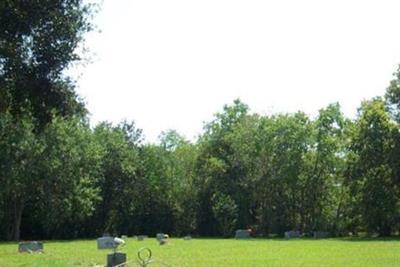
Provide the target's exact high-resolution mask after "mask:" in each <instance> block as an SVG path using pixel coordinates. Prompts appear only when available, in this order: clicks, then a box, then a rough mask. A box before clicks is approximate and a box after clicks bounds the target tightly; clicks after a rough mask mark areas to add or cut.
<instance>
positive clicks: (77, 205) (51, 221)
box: [0, 0, 400, 240]
mask: <svg viewBox="0 0 400 267" xmlns="http://www.w3.org/2000/svg"><path fill="white" fill-rule="evenodd" d="M92 10H93V7H91V6H90V5H87V4H84V3H83V2H82V1H78V0H52V1H11V0H7V1H3V2H1V3H0V222H1V223H0V239H1V240H18V239H21V238H22V239H52V238H82V237H96V236H99V235H101V234H103V233H105V232H107V233H110V234H126V235H134V234H147V235H154V234H155V233H157V232H167V233H171V234H173V235H179V236H182V235H187V234H191V235H202V236H231V235H232V234H233V231H234V230H235V229H237V228H245V229H248V228H251V229H252V230H253V232H254V234H256V235H260V236H267V235H270V234H278V235H282V234H283V232H285V231H288V230H300V231H303V232H305V233H308V232H311V231H313V230H320V231H329V232H331V233H332V234H335V235H347V234H348V233H349V232H351V233H353V234H356V233H358V232H367V233H370V234H379V235H382V236H387V235H395V234H399V231H400V153H399V152H400V150H399V149H400V131H399V126H400V124H399V123H400V115H399V114H400V71H397V72H396V73H395V76H394V79H393V80H392V81H391V82H390V85H389V87H388V88H387V90H386V94H385V95H384V96H382V97H376V98H373V99H370V100H366V101H364V102H362V103H361V105H360V107H359V109H358V115H357V117H356V118H355V119H349V118H346V117H345V116H344V115H343V113H342V112H341V110H340V105H339V104H338V103H333V104H330V105H328V106H327V107H325V108H323V109H321V110H320V111H319V113H318V115H317V116H316V117H310V116H308V115H307V114H305V113H303V112H296V113H290V114H274V115H260V114H255V113H252V112H250V110H249V107H248V106H247V105H246V104H245V103H243V102H241V101H240V100H235V101H234V102H233V103H231V104H229V105H226V106H224V107H223V109H222V111H220V112H218V113H216V114H215V116H214V118H213V120H211V121H209V122H207V123H206V124H205V125H204V130H203V132H202V133H201V134H200V135H199V137H198V139H197V140H195V141H189V140H186V139H185V138H184V137H183V136H181V135H180V134H179V133H178V132H176V131H175V130H167V131H165V132H163V133H161V135H160V138H159V142H156V143H146V142H145V140H144V136H143V133H142V131H141V129H140V128H139V127H137V125H136V124H135V123H134V122H128V121H123V122H121V123H119V124H117V125H115V124H111V123H108V122H100V123H98V124H97V125H95V126H93V127H91V126H90V124H89V119H88V114H87V110H86V108H85V104H84V103H83V102H82V100H80V99H79V97H78V96H77V94H76V92H75V89H74V83H73V82H72V81H71V79H70V78H69V77H67V76H66V75H65V69H67V68H68V67H69V66H70V65H71V64H74V63H77V62H79V61H80V60H81V59H80V58H79V56H78V54H77V52H76V51H77V48H78V47H79V45H80V44H81V43H82V40H83V36H84V34H85V33H86V32H87V31H89V30H90V29H91V28H92V25H91V24H90V17H91V16H92V14H93V11H92Z"/></svg>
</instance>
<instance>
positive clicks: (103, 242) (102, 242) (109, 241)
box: [97, 236, 116, 249]
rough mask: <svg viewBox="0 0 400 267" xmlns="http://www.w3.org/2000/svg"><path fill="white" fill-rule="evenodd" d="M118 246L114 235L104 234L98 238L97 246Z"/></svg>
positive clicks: (99, 247) (104, 247)
mask: <svg viewBox="0 0 400 267" xmlns="http://www.w3.org/2000/svg"><path fill="white" fill-rule="evenodd" d="M115 247H116V244H115V241H114V237H111V236H103V237H100V238H97V248H98V249H114V248H115Z"/></svg>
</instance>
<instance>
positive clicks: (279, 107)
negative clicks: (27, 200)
mask: <svg viewBox="0 0 400 267" xmlns="http://www.w3.org/2000/svg"><path fill="white" fill-rule="evenodd" d="M399 10H400V1H398V0H393V1H389V0H376V1H368V0H332V1H330V0H329V1H328V0H302V1H298V0H279V1H278V0H274V1H272V0H271V1H268V0H263V1H253V0H243V1H236V0H227V1H225V0H201V1H190V0H182V1H177V0H145V1H144V0H142V1H136V0H104V1H103V4H102V5H101V10H100V11H99V12H98V14H97V15H96V16H95V17H94V20H93V22H94V24H95V25H96V26H97V29H98V30H97V31H94V32H92V33H89V34H88V35H87V38H86V43H85V46H86V47H87V48H89V50H90V53H89V55H90V57H91V63H90V64H87V65H85V66H83V65H81V66H79V67H75V68H74V69H72V70H71V73H72V76H73V77H75V78H76V79H77V86H78V87H77V92H78V94H79V95H80V96H81V97H83V98H84V100H85V102H86V103H87V107H88V109H89V112H90V114H91V117H90V118H91V122H92V123H93V124H96V123H97V122H99V121H104V120H107V121H110V122H114V123H118V122H119V121H121V120H124V119H126V120H129V121H130V120H134V121H135V122H136V125H137V126H138V127H139V128H141V129H143V131H144V134H145V137H146V140H148V141H150V142H155V141H156V140H157V137H158V135H159V134H160V133H161V131H164V130H167V129H176V130H177V131H178V132H179V133H181V134H183V135H184V136H186V137H187V138H188V139H191V140H194V139H195V138H196V137H197V136H198V135H199V134H201V132H202V128H203V125H204V122H208V121H210V120H212V118H213V115H214V114H215V113H216V112H219V111H221V110H222V108H223V105H224V104H230V103H232V101H233V100H234V99H236V98H240V99H241V100H242V101H243V102H245V103H246V104H247V105H249V107H250V109H251V111H252V112H256V113H260V114H263V115H270V114H274V113H280V112H283V113H286V112H296V111H299V110H301V111H304V112H306V113H307V114H309V115H310V116H315V115H316V114H317V112H318V110H319V109H321V108H323V107H325V106H326V105H328V104H329V103H332V102H339V103H340V104H341V106H342V110H343V112H344V113H345V115H346V116H349V117H352V118H354V117H355V114H356V111H357V108H358V107H359V105H360V103H361V101H363V100H366V99H369V98H371V97H374V96H377V95H383V94H384V92H385V90H386V88H387V87H388V85H389V81H390V80H391V79H392V74H393V72H395V71H396V69H397V66H398V64H399V63H400V34H399V28H398V25H399V19H398V14H399V13H398V12H399Z"/></svg>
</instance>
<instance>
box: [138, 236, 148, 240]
mask: <svg viewBox="0 0 400 267" xmlns="http://www.w3.org/2000/svg"><path fill="white" fill-rule="evenodd" d="M145 237H146V236H144V235H138V236H137V240H138V241H143V240H144V239H145Z"/></svg>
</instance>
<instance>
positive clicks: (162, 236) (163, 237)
mask: <svg viewBox="0 0 400 267" xmlns="http://www.w3.org/2000/svg"><path fill="white" fill-rule="evenodd" d="M156 239H157V240H158V241H160V240H162V239H165V235H164V234H163V233H158V234H157V235H156Z"/></svg>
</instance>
